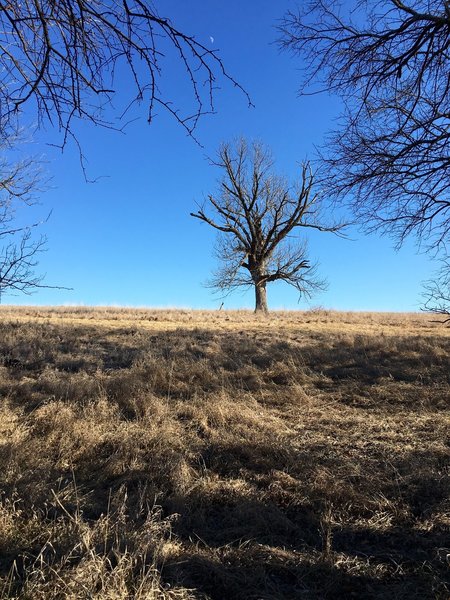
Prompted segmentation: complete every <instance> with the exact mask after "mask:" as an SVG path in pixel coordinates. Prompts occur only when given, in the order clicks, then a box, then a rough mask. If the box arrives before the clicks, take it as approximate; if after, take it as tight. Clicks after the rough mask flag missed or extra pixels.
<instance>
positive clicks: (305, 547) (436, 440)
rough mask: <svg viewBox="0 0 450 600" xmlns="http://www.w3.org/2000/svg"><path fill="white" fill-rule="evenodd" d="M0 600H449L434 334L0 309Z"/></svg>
mask: <svg viewBox="0 0 450 600" xmlns="http://www.w3.org/2000/svg"><path fill="white" fill-rule="evenodd" d="M0 395H1V403H0V598H2V599H12V598H16V599H27V600H57V599H58V600H59V599H73V600H75V599H77V600H78V599H86V600H87V599H92V600H93V599H95V600H122V599H130V600H132V599H137V600H144V599H145V600H156V599H158V600H169V599H171V600H175V599H179V600H188V599H189V600H194V599H195V600H200V599H201V600H207V599H211V600H294V599H297V598H305V599H310V598H311V599H327V598H329V599H333V600H334V599H344V598H345V599H348V598H362V599H366V598H368V599H370V598H374V599H376V598H379V599H381V598H383V599H392V600H393V599H396V600H401V599H405V600H406V599H408V600H411V599H421V600H425V599H428V598H438V599H448V598H450V577H449V567H450V535H449V531H450V501H449V490H450V487H449V468H450V438H449V425H450V420H449V410H448V409H449V405H450V328H449V327H445V326H443V325H441V324H439V323H436V322H434V321H433V319H432V317H430V316H427V315H420V314H374V313H355V314H352V313H338V312H332V311H324V310H313V311H307V312H292V313H290V312H284V313H282V312H280V313H274V314H272V315H270V316H269V318H264V317H256V316H255V315H253V314H252V313H249V312H245V311H236V312H225V311H220V312H202V311H198V312H196V311H190V310H185V311H181V310H177V311H156V310H137V309H133V310H132V309H129V310H127V309H112V308H110V309H108V308H105V309H102V308H97V309H87V308H60V309H52V308H48V309H47V308H28V307H27V308H25V307H23V308H11V307H7V306H3V307H0Z"/></svg>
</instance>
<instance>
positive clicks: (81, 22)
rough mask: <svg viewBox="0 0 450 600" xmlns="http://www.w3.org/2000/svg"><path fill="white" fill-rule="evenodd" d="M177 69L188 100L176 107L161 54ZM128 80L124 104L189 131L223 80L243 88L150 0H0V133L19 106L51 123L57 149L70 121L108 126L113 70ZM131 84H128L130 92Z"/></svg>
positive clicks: (216, 58)
mask: <svg viewBox="0 0 450 600" xmlns="http://www.w3.org/2000/svg"><path fill="white" fill-rule="evenodd" d="M166 54H167V55H174V56H175V57H176V58H177V60H178V61H179V63H180V64H181V67H182V68H183V69H184V73H185V82H186V84H187V85H188V86H189V88H190V92H191V103H190V106H189V105H188V107H186V108H185V109H184V110H185V112H180V110H179V108H178V107H177V105H176V103H174V102H173V100H174V99H173V98H170V97H166V96H164V95H163V94H162V93H161V91H160V87H159V84H160V81H161V80H162V79H163V78H164V77H165V76H166V66H165V55H166ZM123 65H124V66H125V68H126V70H127V72H128V74H129V75H130V77H131V82H132V83H131V86H130V100H131V102H130V104H132V103H133V102H139V103H141V102H143V103H144V104H145V105H146V107H147V120H148V121H149V122H150V121H151V120H152V119H153V118H154V116H155V113H156V108H157V107H158V106H159V107H163V108H164V109H165V110H166V111H167V112H169V113H170V114H171V115H172V116H173V117H174V118H175V120H176V121H177V122H178V123H179V124H180V125H181V126H182V127H183V128H184V129H185V130H186V131H187V133H188V134H189V135H193V133H194V131H195V129H196V126H197V123H198V121H199V119H200V118H201V116H202V115H204V114H206V113H211V112H214V92H215V90H216V89H217V85H218V81H219V79H220V78H222V79H223V80H224V81H227V82H229V83H231V84H232V85H233V86H234V87H236V88H237V89H239V90H240V91H241V92H242V93H243V94H244V96H245V97H246V99H247V101H248V104H249V105H251V101H250V98H249V96H248V94H247V92H245V90H244V89H243V88H242V86H241V85H240V84H239V83H238V82H237V81H236V80H235V79H234V78H233V77H232V76H231V75H230V74H229V73H228V72H227V71H226V69H225V66H224V64H223V62H222V59H221V58H220V56H219V54H218V52H217V51H216V50H211V49H209V48H207V47H206V46H205V45H203V44H202V43H201V42H199V41H198V40H197V39H196V38H195V37H193V36H192V35H189V34H187V33H185V32H183V31H180V30H179V29H178V28H177V27H176V25H175V24H174V23H173V22H172V21H171V20H170V19H169V18H168V17H163V16H160V15H159V13H158V12H157V10H156V8H155V6H154V4H153V3H152V2H150V1H149V0H123V1H117V2H110V1H109V0H58V2H46V1H44V0H21V1H20V2H10V1H9V0H0V111H1V112H0V121H1V130H2V132H3V134H4V135H5V133H6V134H7V132H8V129H9V126H10V125H11V124H12V123H14V122H15V119H16V117H17V115H18V114H19V113H20V111H21V110H22V109H23V108H24V107H25V106H26V105H30V104H31V105H32V106H33V108H34V111H35V114H36V116H37V119H38V123H39V124H40V125H42V124H44V123H45V122H49V123H51V124H54V125H55V126H56V127H58V128H59V130H60V131H61V132H62V135H63V141H62V145H63V146H64V145H65V144H66V142H67V140H68V139H69V138H71V137H73V136H74V134H75V132H74V127H73V124H74V121H75V120H80V119H81V120H86V121H90V122H92V123H94V124H97V125H103V126H106V127H112V123H110V122H108V121H106V120H105V119H104V116H103V114H104V112H103V107H104V106H105V105H108V104H110V103H111V101H112V99H113V98H114V96H115V93H116V84H115V74H116V72H117V71H118V69H119V67H121V66H123ZM132 88H134V90H133V91H131V90H132Z"/></svg>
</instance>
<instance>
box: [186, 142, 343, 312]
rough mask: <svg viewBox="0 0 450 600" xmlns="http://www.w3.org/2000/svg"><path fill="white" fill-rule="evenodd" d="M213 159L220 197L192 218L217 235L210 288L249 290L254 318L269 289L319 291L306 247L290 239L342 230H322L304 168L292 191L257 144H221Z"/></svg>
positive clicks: (310, 176)
mask: <svg viewBox="0 0 450 600" xmlns="http://www.w3.org/2000/svg"><path fill="white" fill-rule="evenodd" d="M218 157H219V158H218V161H217V162H215V163H214V164H215V165H216V166H218V167H219V168H220V169H222V170H223V171H224V175H223V178H222V180H221V182H220V189H219V193H218V195H217V196H212V195H210V196H209V197H208V201H207V203H206V204H207V207H206V206H205V205H204V206H202V207H200V208H199V210H198V212H196V213H191V216H193V217H195V218H197V219H200V220H201V221H204V222H205V223H207V224H208V225H210V226H211V227H213V228H214V229H216V230H218V231H219V232H220V234H219V240H218V248H217V254H218V258H219V261H220V263H221V266H220V268H219V269H218V271H217V272H216V274H215V277H214V279H213V281H212V286H213V287H214V288H216V289H219V290H221V291H229V290H233V289H235V288H238V287H241V286H253V287H254V289H255V312H264V313H266V312H267V310H268V309H267V292H266V286H267V284H268V283H271V282H273V281H285V282H286V283H288V284H290V285H292V286H294V287H295V288H296V289H297V290H298V292H299V293H300V294H303V295H306V296H310V295H311V294H312V293H313V292H315V291H316V290H320V289H322V288H323V287H324V283H323V282H322V281H321V280H320V279H318V278H317V276H316V269H315V267H314V266H312V265H311V263H310V261H309V259H308V257H307V249H306V243H305V242H304V241H302V242H299V241H298V240H297V239H296V238H294V237H293V236H294V234H295V233H296V231H297V230H298V228H312V229H316V230H319V231H329V232H333V233H341V231H342V228H343V224H341V223H334V224H331V225H325V224H323V222H322V220H321V210H320V204H321V203H320V197H319V193H318V192H317V191H314V175H313V173H312V170H311V168H310V166H309V164H308V163H307V162H305V163H303V164H302V165H301V177H300V181H299V182H297V183H296V184H295V185H293V186H292V185H289V183H288V181H287V180H286V179H285V178H284V177H280V176H278V175H276V174H275V173H274V161H273V158H272V156H271V153H270V152H269V150H268V149H267V148H265V147H264V146H263V145H262V144H260V143H253V144H251V145H249V144H248V143H247V142H246V141H245V140H240V141H239V142H238V143H237V144H236V145H235V146H232V145H230V144H223V145H222V146H221V148H220V150H219V153H218ZM208 210H209V211H210V212H209V213H208Z"/></svg>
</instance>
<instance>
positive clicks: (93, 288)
mask: <svg viewBox="0 0 450 600" xmlns="http://www.w3.org/2000/svg"><path fill="white" fill-rule="evenodd" d="M157 4H159V6H160V10H161V13H162V14H163V15H170V16H171V17H172V20H173V21H174V24H175V25H177V27H178V28H179V29H181V30H183V31H186V32H192V33H193V34H195V36H196V37H197V38H198V40H199V41H201V42H202V43H204V44H205V45H207V46H208V45H211V47H214V48H218V49H219V50H220V56H221V57H222V59H223V61H224V63H225V65H226V67H227V69H228V71H229V72H230V73H231V74H232V75H233V77H234V78H235V79H237V80H238V81H239V82H240V83H241V84H242V85H243V86H244V87H245V88H246V90H247V91H248V92H249V94H250V96H251V98H252V101H253V103H254V105H255V106H254V108H249V107H248V104H247V101H246V98H245V96H244V95H243V94H241V93H240V92H239V91H238V90H236V89H234V88H233V87H232V86H231V85H230V84H229V83H228V82H227V81H219V82H218V84H219V85H220V89H218V90H217V92H216V97H215V108H216V114H214V115H211V116H205V117H204V118H203V120H202V121H201V123H200V125H199V127H198V129H197V131H196V136H197V138H198V140H199V141H200V142H201V144H202V147H200V146H199V145H198V144H196V143H195V142H194V141H193V140H192V139H191V138H189V137H188V136H187V135H186V133H185V131H183V129H182V128H181V127H180V126H179V125H178V124H176V122H175V121H174V120H173V118H171V117H170V116H169V115H167V114H164V113H163V112H162V111H159V114H158V116H157V118H156V119H155V120H154V121H153V123H152V124H151V125H150V126H149V125H148V124H147V122H146V119H145V115H146V110H145V106H141V107H140V108H138V107H136V108H135V109H134V110H133V111H132V113H131V114H130V117H137V120H135V121H133V122H132V123H131V124H130V125H129V126H128V127H127V128H126V133H125V134H122V133H118V132H114V131H109V130H105V129H102V128H94V127H92V126H90V125H88V124H86V125H82V126H80V127H79V129H78V137H79V139H80V142H81V144H82V146H83V152H84V154H85V156H86V157H87V172H88V175H89V176H90V177H91V178H97V181H96V183H87V182H86V181H85V179H84V176H83V172H82V170H81V168H80V164H79V159H78V153H77V149H76V148H75V147H74V145H70V144H69V145H68V146H67V147H66V148H65V150H64V152H63V153H61V152H60V151H58V150H56V149H55V148H52V147H51V146H49V145H48V142H54V141H56V140H57V139H58V136H57V134H56V132H54V131H52V130H51V129H49V128H47V130H46V131H40V132H38V133H37V134H35V135H34V142H33V144H32V147H31V149H30V152H32V153H33V154H35V155H37V156H43V157H44V158H45V169H46V172H47V173H48V175H49V177H51V180H50V182H49V184H48V186H47V190H46V192H45V193H44V194H42V197H41V206H40V207H39V211H38V212H39V213H40V214H41V215H46V214H47V213H48V212H49V211H50V210H52V215H51V218H50V220H49V221H48V223H47V224H46V225H45V233H46V234H47V236H48V240H49V242H48V250H47V252H46V253H45V254H44V255H42V257H41V260H40V267H39V269H40V271H41V272H43V273H46V281H45V283H47V284H56V285H62V286H68V287H72V288H73V290H72V291H63V290H61V291H60V290H51V289H45V290H39V291H38V292H36V293H35V294H34V295H33V296H31V297H23V296H5V298H4V302H8V303H14V304H41V305H53V304H86V305H123V306H154V307H191V308H215V307H218V306H219V305H220V303H221V301H222V300H221V299H220V298H219V297H217V296H215V295H213V294H212V292H211V290H210V289H207V288H206V287H204V285H203V283H204V282H205V281H206V280H207V279H208V277H209V276H210V273H211V270H212V269H213V268H214V266H215V264H216V263H215V258H214V256H213V252H212V250H213V244H214V238H215V235H214V232H213V231H212V230H210V229H209V228H208V227H207V225H205V224H202V223H200V222H199V221H198V220H195V219H193V218H192V217H190V216H189V212H190V211H192V210H194V209H195V207H196V202H201V201H202V200H203V199H204V198H205V196H206V195H207V194H208V193H210V192H214V191H215V189H216V185H217V179H218V178H219V176H220V172H218V171H217V170H216V169H215V168H213V167H211V166H210V164H209V161H208V157H213V156H214V155H215V152H216V151H217V148H218V146H219V144H220V143H221V142H223V141H229V140H232V139H233V138H235V137H236V136H241V135H243V136H245V137H248V138H257V139H260V140H262V141H263V142H265V143H267V144H268V145H269V146H270V147H271V148H272V150H273V153H274V155H275V157H276V160H277V166H278V169H279V171H280V172H281V173H284V174H286V175H287V176H288V177H290V178H292V179H294V178H295V176H296V174H297V172H298V163H299V161H301V160H303V159H305V158H313V157H314V145H315V144H320V143H321V141H322V139H323V136H324V134H325V133H326V131H327V130H329V128H330V127H332V125H333V121H334V119H335V118H336V117H337V114H338V110H339V104H338V102H337V101H336V100H335V99H333V98H331V97H329V96H327V95H326V94H324V95H322V96H314V97H309V98H305V97H302V98H300V97H299V96H298V88H299V84H300V76H301V74H300V72H299V69H300V67H301V65H300V64H299V61H298V59H294V58H292V57H291V56H290V55H288V54H286V53H280V52H279V50H278V48H277V46H276V44H275V43H274V41H275V39H276V37H277V32H276V30H275V26H276V23H277V20H278V19H280V18H281V17H282V15H283V13H284V12H285V11H286V10H287V9H294V8H295V5H296V3H295V2H290V1H280V2H273V1H271V0H258V1H256V0H249V1H248V2H242V1H238V0H229V1H228V2H226V3H225V2H222V1H219V0H210V1H209V2H204V1H203V0H190V2H181V0H178V1H175V0H170V1H166V2H164V3H157ZM210 38H214V42H213V43H212V42H211V40H210ZM167 64H168V67H169V71H168V72H167V78H166V79H165V80H164V83H163V85H165V86H167V87H166V88H163V89H167V90H168V93H176V94H178V99H179V103H180V104H183V102H185V103H186V105H188V103H189V98H188V96H187V90H186V89H185V87H183V86H182V85H179V83H178V82H179V75H180V73H179V65H177V63H176V61H175V60H168V61H167ZM115 87H116V89H118V90H119V92H118V97H117V101H116V104H117V106H118V107H120V106H121V105H122V104H124V103H125V102H126V98H127V96H126V95H124V94H123V92H122V91H121V90H123V89H126V88H127V87H128V81H127V78H126V77H125V76H124V74H122V75H119V78H118V79H117V81H116V86H115ZM111 117H112V118H113V113H111ZM29 148H30V147H29ZM349 236H350V237H351V240H348V241H346V240H342V239H339V238H336V237H333V236H332V235H327V234H318V235H317V234H316V235H313V236H311V237H310V242H309V246H310V254H311V258H312V259H314V260H317V261H318V262H319V263H320V274H321V275H322V276H323V277H325V278H326V279H327V280H328V290H327V291H326V292H325V293H322V294H319V295H317V296H315V297H314V298H313V299H312V300H310V301H308V302H306V301H304V300H300V302H298V295H297V294H296V293H295V291H294V290H293V289H291V288H289V287H288V286H286V285H283V284H273V285H272V286H271V287H269V289H268V299H269V307H270V308H274V309H276V308H278V309H284V308H286V309H297V308H308V307H310V306H323V307H327V308H334V309H342V310H382V311H388V310H393V311H403V310H404V311H407V310H418V308H419V306H420V292H421V282H423V281H424V280H426V279H427V278H429V277H430V276H431V275H432V273H433V265H432V262H431V261H430V260H429V258H427V257H426V256H425V255H423V254H418V253H417V251H416V248H415V246H414V244H413V241H412V240H410V241H409V242H408V243H407V244H405V246H404V247H403V248H402V249H401V250H400V251H399V252H395V251H394V250H393V243H392V241H391V240H389V239H388V238H385V237H379V236H377V235H371V236H368V235H366V234H364V233H362V232H360V231H358V229H357V228H352V229H351V230H350V231H349ZM252 306H253V294H252V292H251V291H249V292H247V293H243V294H241V293H234V294H233V295H231V296H228V297H227V298H226V299H225V307H226V308H241V307H247V308H251V307H252Z"/></svg>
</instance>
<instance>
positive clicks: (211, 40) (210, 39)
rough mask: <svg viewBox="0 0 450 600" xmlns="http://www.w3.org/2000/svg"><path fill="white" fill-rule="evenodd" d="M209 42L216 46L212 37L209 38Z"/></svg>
mask: <svg viewBox="0 0 450 600" xmlns="http://www.w3.org/2000/svg"><path fill="white" fill-rule="evenodd" d="M209 41H210V42H211V44H214V38H213V36H212V35H210V36H209Z"/></svg>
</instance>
